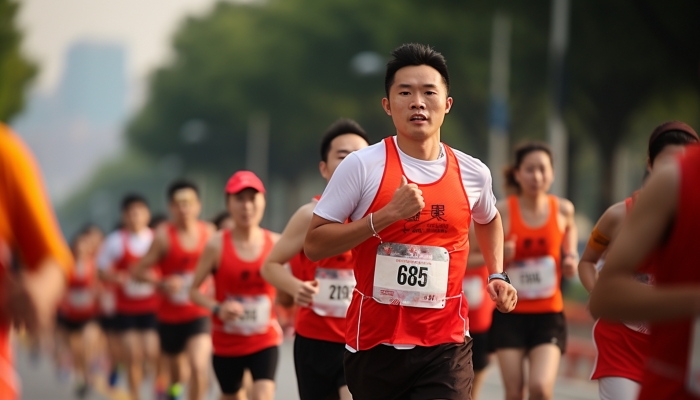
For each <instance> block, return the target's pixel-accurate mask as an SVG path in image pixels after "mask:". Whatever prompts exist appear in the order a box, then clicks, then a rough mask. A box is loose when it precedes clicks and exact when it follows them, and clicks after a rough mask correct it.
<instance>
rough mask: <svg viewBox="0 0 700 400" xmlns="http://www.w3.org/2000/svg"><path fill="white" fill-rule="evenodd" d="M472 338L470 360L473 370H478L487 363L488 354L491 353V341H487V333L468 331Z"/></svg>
mask: <svg viewBox="0 0 700 400" xmlns="http://www.w3.org/2000/svg"><path fill="white" fill-rule="evenodd" d="M469 334H470V335H471V337H472V339H473V342H472V362H473V364H474V372H479V371H481V370H483V369H485V368H486V367H488V365H489V354H491V353H493V349H492V348H491V343H490V341H489V333H488V331H487V332H484V333H471V332H470V333H469Z"/></svg>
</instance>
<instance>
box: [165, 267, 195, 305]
mask: <svg viewBox="0 0 700 400" xmlns="http://www.w3.org/2000/svg"><path fill="white" fill-rule="evenodd" d="M180 276H181V277H182V287H181V288H180V290H179V291H178V292H177V293H175V294H173V295H171V296H170V301H172V302H173V303H175V304H189V303H190V287H192V282H194V274H193V273H191V272H190V273H185V274H182V275H180Z"/></svg>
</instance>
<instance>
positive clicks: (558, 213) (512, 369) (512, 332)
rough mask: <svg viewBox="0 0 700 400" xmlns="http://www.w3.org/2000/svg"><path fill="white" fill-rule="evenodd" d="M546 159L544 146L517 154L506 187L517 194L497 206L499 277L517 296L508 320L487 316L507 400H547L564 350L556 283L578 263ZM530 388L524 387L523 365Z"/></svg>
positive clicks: (569, 212) (565, 206)
mask: <svg viewBox="0 0 700 400" xmlns="http://www.w3.org/2000/svg"><path fill="white" fill-rule="evenodd" d="M552 165H553V160H552V152H551V150H550V149H549V147H548V146H547V145H546V144H544V143H537V142H533V143H526V144H523V145H521V146H519V147H518V148H517V149H516V150H515V163H514V164H513V166H512V167H511V168H509V169H508V170H507V172H506V181H507V183H508V185H509V186H511V187H512V188H513V189H515V190H516V191H517V193H518V194H516V195H511V196H509V197H508V198H507V199H506V200H503V201H499V203H498V205H497V207H498V210H499V211H500V213H501V215H502V217H503V227H504V230H505V232H506V245H505V264H506V266H505V270H506V272H507V273H508V275H509V276H510V279H511V282H512V284H513V286H515V288H516V289H517V290H518V304H517V305H516V306H515V309H514V310H513V311H512V312H511V313H510V314H503V313H501V312H499V311H498V310H495V311H494V312H493V322H492V326H491V339H492V341H493V345H494V347H495V349H496V354H497V355H498V364H499V366H500V369H501V376H502V379H503V385H504V387H505V391H506V399H508V400H510V399H522V398H523V395H524V389H525V388H526V387H527V389H528V392H529V398H530V399H551V398H552V396H553V390H554V383H555V381H556V377H557V371H558V369H559V361H560V359H561V356H562V354H563V353H564V350H565V349H566V320H565V318H564V313H563V310H564V302H563V299H562V293H561V288H560V284H559V283H560V281H561V278H562V276H563V277H564V278H567V279H568V278H572V277H573V276H575V275H576V266H577V264H578V253H577V249H576V245H577V240H578V237H577V231H576V225H575V224H574V206H573V204H572V203H571V202H570V201H569V200H566V199H563V198H559V197H557V196H553V195H550V194H548V193H547V192H548V191H549V188H550V187H551V185H552V182H553V181H554V169H553V167H552ZM526 360H527V362H528V371H529V373H528V374H527V376H528V381H527V382H525V365H524V364H525V362H526Z"/></svg>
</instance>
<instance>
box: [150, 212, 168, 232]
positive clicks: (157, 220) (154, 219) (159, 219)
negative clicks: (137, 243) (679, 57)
mask: <svg viewBox="0 0 700 400" xmlns="http://www.w3.org/2000/svg"><path fill="white" fill-rule="evenodd" d="M167 220H168V217H166V216H165V214H155V215H152V216H151V221H150V222H149V223H148V227H149V228H151V229H155V228H156V227H157V226H158V225H160V224H161V223H163V222H166V221H167Z"/></svg>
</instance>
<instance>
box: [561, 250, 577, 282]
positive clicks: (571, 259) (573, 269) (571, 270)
mask: <svg viewBox="0 0 700 400" xmlns="http://www.w3.org/2000/svg"><path fill="white" fill-rule="evenodd" d="M577 273H578V257H576V256H574V255H573V254H567V255H565V256H564V258H563V259H562V260H561V274H562V276H563V277H564V278H566V279H571V278H573V277H574V276H575V275H576V274H577Z"/></svg>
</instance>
